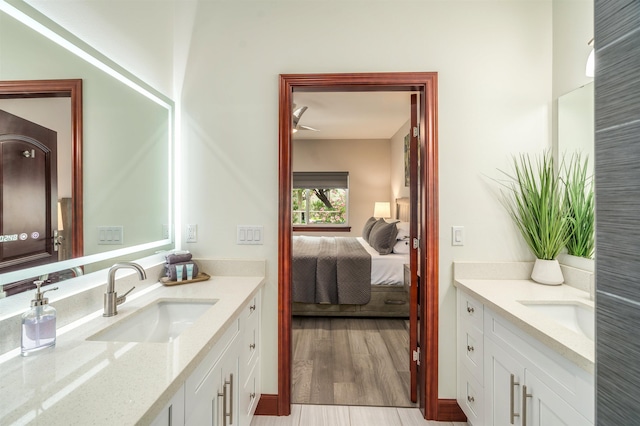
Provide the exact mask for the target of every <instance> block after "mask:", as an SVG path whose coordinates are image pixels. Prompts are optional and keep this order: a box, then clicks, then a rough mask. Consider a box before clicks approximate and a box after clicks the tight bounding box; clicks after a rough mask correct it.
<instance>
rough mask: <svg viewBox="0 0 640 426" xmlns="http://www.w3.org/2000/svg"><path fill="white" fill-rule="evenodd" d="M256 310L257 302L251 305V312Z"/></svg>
mask: <svg viewBox="0 0 640 426" xmlns="http://www.w3.org/2000/svg"><path fill="white" fill-rule="evenodd" d="M255 310H256V304H255V303H254V304H253V305H251V306H249V312H253V311H255Z"/></svg>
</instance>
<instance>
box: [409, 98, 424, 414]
mask: <svg viewBox="0 0 640 426" xmlns="http://www.w3.org/2000/svg"><path fill="white" fill-rule="evenodd" d="M418 129H419V126H418V95H416V94H412V95H411V127H410V128H409V170H410V174H409V197H410V200H411V212H410V219H409V220H410V238H411V245H412V246H411V250H410V252H409V253H410V254H409V264H410V270H411V287H410V293H409V297H410V311H409V346H410V351H409V358H410V359H409V365H410V369H409V370H410V372H411V401H412V402H416V401H418V399H419V400H420V401H422V400H423V399H422V398H418V396H419V394H420V389H421V388H424V383H422V382H421V380H422V379H421V378H422V377H423V374H421V371H422V369H421V368H420V366H421V361H420V360H421V357H420V343H421V342H420V333H419V330H420V298H419V294H420V276H419V274H418V271H419V267H420V265H419V259H420V244H419V239H420V220H419V217H418V214H419V212H420V196H419V194H420V179H419V173H418V172H419V167H420V156H419V154H418V152H419V146H420V145H419V141H420V139H419V132H418Z"/></svg>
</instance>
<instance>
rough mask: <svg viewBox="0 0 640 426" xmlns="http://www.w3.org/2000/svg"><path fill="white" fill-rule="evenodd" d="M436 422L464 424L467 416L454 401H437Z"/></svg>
mask: <svg viewBox="0 0 640 426" xmlns="http://www.w3.org/2000/svg"><path fill="white" fill-rule="evenodd" d="M438 421H439V422H463V423H464V422H466V421H467V416H465V415H464V412H463V411H462V409H461V408H460V406H459V405H458V401H456V400H455V399H439V400H438Z"/></svg>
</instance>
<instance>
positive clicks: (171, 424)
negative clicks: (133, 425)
mask: <svg viewBox="0 0 640 426" xmlns="http://www.w3.org/2000/svg"><path fill="white" fill-rule="evenodd" d="M182 425H184V386H181V387H180V389H179V390H178V391H177V392H176V393H175V395H173V397H172V398H171V401H169V403H168V404H167V405H166V406H165V407H164V408H163V409H162V412H160V414H158V417H156V419H155V420H154V421H153V423H151V426H182Z"/></svg>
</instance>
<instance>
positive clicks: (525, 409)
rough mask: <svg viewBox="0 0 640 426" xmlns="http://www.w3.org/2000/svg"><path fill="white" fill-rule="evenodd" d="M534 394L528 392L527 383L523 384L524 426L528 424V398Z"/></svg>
mask: <svg viewBox="0 0 640 426" xmlns="http://www.w3.org/2000/svg"><path fill="white" fill-rule="evenodd" d="M532 396H533V394H530V393H527V385H523V386H522V426H527V398H531V397H532Z"/></svg>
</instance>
